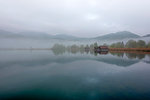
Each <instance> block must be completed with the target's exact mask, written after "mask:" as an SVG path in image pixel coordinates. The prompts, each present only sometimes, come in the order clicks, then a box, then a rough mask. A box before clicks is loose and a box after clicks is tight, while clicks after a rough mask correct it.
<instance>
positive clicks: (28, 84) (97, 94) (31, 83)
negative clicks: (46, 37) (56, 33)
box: [0, 47, 150, 100]
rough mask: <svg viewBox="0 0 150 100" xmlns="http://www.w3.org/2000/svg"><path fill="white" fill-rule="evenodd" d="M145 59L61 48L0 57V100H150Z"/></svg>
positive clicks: (0, 54)
mask: <svg viewBox="0 0 150 100" xmlns="http://www.w3.org/2000/svg"><path fill="white" fill-rule="evenodd" d="M61 48H62V47H61ZM96 55H97V56H96ZM149 58H150V55H147V54H137V53H133V54H132V53H124V52H120V53H119V52H118V53H117V52H99V53H98V52H93V51H92V50H87V51H86V50H84V49H81V50H78V49H76V50H73V49H72V50H71V49H68V50H67V49H66V48H65V49H63V48H62V49H59V50H57V49H56V50H54V49H53V50H52V51H50V50H48V51H34V50H33V51H32V52H31V51H0V99H2V100H3V99H20V100H22V99H31V96H32V97H33V99H39V98H40V99H42V100H43V99H46V100H49V99H50V100H56V99H58V100H62V99H64V100H100V99H102V100H111V99H122V98H126V99H130V98H133V99H139V98H140V99H141V100H142V99H144V100H145V99H150V85H149V84H150V78H149V77H147V76H149V75H150V67H149V65H150V59H149Z"/></svg>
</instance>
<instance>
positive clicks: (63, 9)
mask: <svg viewBox="0 0 150 100" xmlns="http://www.w3.org/2000/svg"><path fill="white" fill-rule="evenodd" d="M0 29H4V30H10V31H13V32H22V31H41V32H47V33H49V34H70V35H74V36H82V37H94V36H99V35H104V34H107V33H111V32H117V31H124V30H126V31H131V32H134V33H137V34H139V35H145V34H148V33H150V0H0Z"/></svg>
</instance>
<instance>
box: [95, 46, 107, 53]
mask: <svg viewBox="0 0 150 100" xmlns="http://www.w3.org/2000/svg"><path fill="white" fill-rule="evenodd" d="M94 51H95V52H108V51H109V48H108V47H107V46H98V47H94Z"/></svg>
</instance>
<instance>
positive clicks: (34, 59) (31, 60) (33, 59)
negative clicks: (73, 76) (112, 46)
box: [0, 51, 139, 67]
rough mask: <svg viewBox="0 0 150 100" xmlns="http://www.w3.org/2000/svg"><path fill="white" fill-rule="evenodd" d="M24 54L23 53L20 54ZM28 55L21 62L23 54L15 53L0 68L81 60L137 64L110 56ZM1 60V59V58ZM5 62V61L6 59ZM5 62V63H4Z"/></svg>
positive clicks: (132, 60) (125, 64) (118, 64)
mask: <svg viewBox="0 0 150 100" xmlns="http://www.w3.org/2000/svg"><path fill="white" fill-rule="evenodd" d="M22 53H24V52H22ZM27 53H29V54H27V55H28V56H27V57H25V58H24V57H23V58H22V59H23V60H21V59H20V56H24V55H26V53H25V54H21V55H18V54H17V53H16V54H15V57H14V58H13V59H10V60H8V61H0V63H1V65H0V66H1V67H9V66H13V65H18V66H19V65H21V66H23V65H24V66H29V67H30V66H31V67H36V66H42V65H49V66H51V64H52V65H53V64H54V65H55V64H56V65H57V64H66V63H72V62H75V61H83V60H93V61H98V62H104V63H107V64H112V65H117V66H123V67H127V66H130V65H132V64H135V63H138V62H139V60H135V59H125V58H119V57H115V56H112V55H97V56H91V55H86V54H82V55H80V54H75V55H70V56H68V54H64V55H61V56H60V55H59V56H55V55H53V54H49V53H50V52H46V53H47V54H46V55H42V53H41V54H39V53H40V52H38V54H37V55H40V56H33V55H32V53H34V51H33V52H32V53H31V55H30V52H27ZM1 59H2V58H1ZM6 60H7V59H6ZM6 62H7V63H6Z"/></svg>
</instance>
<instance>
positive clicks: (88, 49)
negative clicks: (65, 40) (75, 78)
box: [51, 43, 107, 56]
mask: <svg viewBox="0 0 150 100" xmlns="http://www.w3.org/2000/svg"><path fill="white" fill-rule="evenodd" d="M94 45H97V44H96V43H95V44H91V45H90V46H89V45H86V46H84V45H80V46H78V45H75V44H74V45H71V46H65V45H62V44H54V46H53V47H52V49H51V50H52V51H53V53H54V54H55V55H60V54H63V53H65V52H69V53H72V54H76V53H78V52H80V53H81V54H83V53H86V54H88V53H90V54H93V55H95V56H97V54H98V53H96V52H94ZM99 54H107V53H99Z"/></svg>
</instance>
